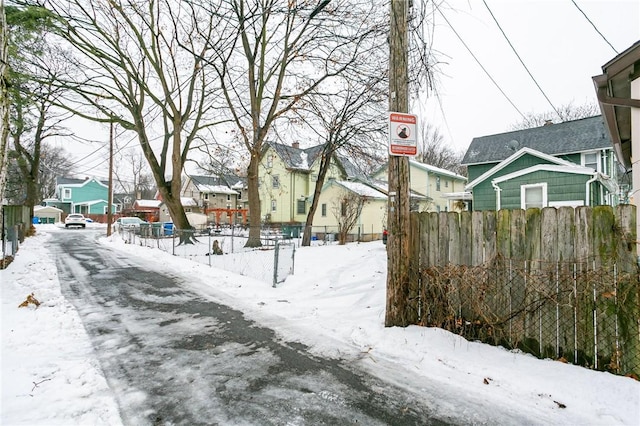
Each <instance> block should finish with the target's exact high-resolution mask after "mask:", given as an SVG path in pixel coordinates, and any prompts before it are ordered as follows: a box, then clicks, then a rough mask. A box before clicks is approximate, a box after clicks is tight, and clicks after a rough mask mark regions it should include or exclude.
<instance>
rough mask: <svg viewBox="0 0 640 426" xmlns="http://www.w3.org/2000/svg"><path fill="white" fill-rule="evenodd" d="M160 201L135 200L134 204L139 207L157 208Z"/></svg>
mask: <svg viewBox="0 0 640 426" xmlns="http://www.w3.org/2000/svg"><path fill="white" fill-rule="evenodd" d="M161 203H162V202H161V201H160V200H136V201H135V204H137V205H138V206H140V207H148V208H158V207H160V204H161Z"/></svg>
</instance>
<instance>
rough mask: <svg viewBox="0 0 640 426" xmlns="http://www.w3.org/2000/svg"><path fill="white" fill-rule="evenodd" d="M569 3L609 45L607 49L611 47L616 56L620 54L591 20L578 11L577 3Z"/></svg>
mask: <svg viewBox="0 0 640 426" xmlns="http://www.w3.org/2000/svg"><path fill="white" fill-rule="evenodd" d="M571 3H573V5H574V6H575V7H576V9H578V10H579V11H580V13H582V16H584V17H585V19H586V20H587V21H589V23H590V24H591V26H592V27H593V29H594V30H596V32H597V33H598V34H600V37H602V39H603V40H604V41H605V42H606V43H607V44H608V45H609V47H611V48H612V49H613V51H614V52H616V55H617V54H618V53H620V52H618V51H617V50H616V48H615V47H613V45H612V44H611V43H609V40H607V38H606V37H605V36H604V34H602V33H601V32H600V30H599V29H598V27H596V24H594V23H593V21H592V20H591V19H589V17H588V16H587V14H586V13H585V12H584V10H582V9H580V6H578V3H576V2H575V0H571Z"/></svg>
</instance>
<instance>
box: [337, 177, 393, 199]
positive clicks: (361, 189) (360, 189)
mask: <svg viewBox="0 0 640 426" xmlns="http://www.w3.org/2000/svg"><path fill="white" fill-rule="evenodd" d="M328 184H329V185H334V184H335V185H339V186H342V187H343V188H345V189H347V190H349V191H351V192H354V193H356V194H358V195H360V196H363V197H368V198H378V199H381V200H386V199H387V195H386V194H385V193H383V192H382V191H380V190H378V189H376V188H374V187H372V186H370V185H367V184H365V183H363V182H354V181H345V180H333V179H331V180H330V181H329V182H328Z"/></svg>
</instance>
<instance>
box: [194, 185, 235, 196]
mask: <svg viewBox="0 0 640 426" xmlns="http://www.w3.org/2000/svg"><path fill="white" fill-rule="evenodd" d="M198 190H199V191H200V192H206V193H208V194H237V193H238V192H237V191H234V190H233V189H231V188H229V187H228V186H226V185H202V184H200V185H198Z"/></svg>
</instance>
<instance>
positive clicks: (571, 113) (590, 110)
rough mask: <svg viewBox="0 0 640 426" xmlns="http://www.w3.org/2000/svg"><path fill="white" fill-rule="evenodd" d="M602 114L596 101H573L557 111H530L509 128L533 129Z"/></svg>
mask: <svg viewBox="0 0 640 426" xmlns="http://www.w3.org/2000/svg"><path fill="white" fill-rule="evenodd" d="M599 114H600V107H599V106H598V105H597V104H596V103H592V102H587V103H584V104H582V105H574V104H573V103H572V102H570V103H568V104H566V105H561V106H560V107H558V110H557V112H556V111H548V112H542V113H528V114H525V118H523V119H522V120H521V121H518V122H517V123H514V124H512V125H511V126H509V130H522V129H531V128H534V127H540V126H544V125H545V124H547V123H553V122H556V123H557V122H565V121H571V120H578V119H580V118H587V117H593V116H595V115H599Z"/></svg>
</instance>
